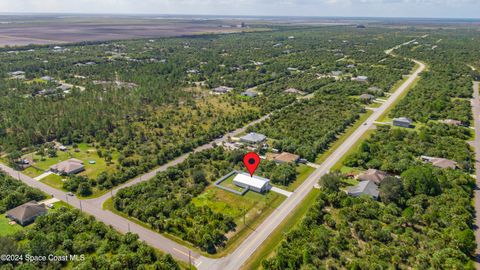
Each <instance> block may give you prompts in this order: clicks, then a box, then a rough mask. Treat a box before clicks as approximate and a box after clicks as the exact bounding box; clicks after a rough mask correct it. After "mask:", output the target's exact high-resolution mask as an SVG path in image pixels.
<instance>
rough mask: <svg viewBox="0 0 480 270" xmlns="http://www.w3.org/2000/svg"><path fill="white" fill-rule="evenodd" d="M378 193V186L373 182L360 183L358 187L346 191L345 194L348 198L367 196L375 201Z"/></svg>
mask: <svg viewBox="0 0 480 270" xmlns="http://www.w3.org/2000/svg"><path fill="white" fill-rule="evenodd" d="M379 193H380V192H379V190H378V186H377V185H376V184H375V183H374V182H373V181H362V182H360V183H358V185H356V186H354V187H350V188H348V189H347V194H348V195H350V196H354V197H359V196H362V195H367V196H370V197H372V198H374V199H375V200H376V199H378V195H379Z"/></svg>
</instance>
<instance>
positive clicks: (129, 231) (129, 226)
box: [127, 222, 130, 232]
mask: <svg viewBox="0 0 480 270" xmlns="http://www.w3.org/2000/svg"><path fill="white" fill-rule="evenodd" d="M127 224H128V232H130V222H129V223H127Z"/></svg>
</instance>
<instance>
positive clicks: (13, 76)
mask: <svg viewBox="0 0 480 270" xmlns="http://www.w3.org/2000/svg"><path fill="white" fill-rule="evenodd" d="M7 74H8V76H10V78H11V79H17V80H23V79H25V71H21V70H17V71H13V72H9V73H7Z"/></svg>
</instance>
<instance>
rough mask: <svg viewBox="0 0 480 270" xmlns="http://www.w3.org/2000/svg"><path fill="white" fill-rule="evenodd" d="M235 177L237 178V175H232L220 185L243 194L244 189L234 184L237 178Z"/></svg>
mask: <svg viewBox="0 0 480 270" xmlns="http://www.w3.org/2000/svg"><path fill="white" fill-rule="evenodd" d="M235 176H237V174H232V175H231V176H230V177H228V178H227V179H225V180H224V181H222V182H221V183H220V186H224V187H227V188H230V189H233V190H236V191H240V192H241V191H242V190H243V188H242V187H239V186H237V185H235V184H234V183H233V178H235Z"/></svg>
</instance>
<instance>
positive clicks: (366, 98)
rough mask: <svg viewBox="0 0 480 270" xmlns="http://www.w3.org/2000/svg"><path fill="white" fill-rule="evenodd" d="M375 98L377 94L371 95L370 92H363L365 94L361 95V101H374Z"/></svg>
mask: <svg viewBox="0 0 480 270" xmlns="http://www.w3.org/2000/svg"><path fill="white" fill-rule="evenodd" d="M374 99H375V96H373V95H370V94H363V95H361V96H360V100H361V101H368V102H369V101H372V100H374Z"/></svg>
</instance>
